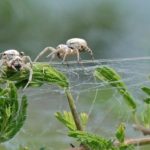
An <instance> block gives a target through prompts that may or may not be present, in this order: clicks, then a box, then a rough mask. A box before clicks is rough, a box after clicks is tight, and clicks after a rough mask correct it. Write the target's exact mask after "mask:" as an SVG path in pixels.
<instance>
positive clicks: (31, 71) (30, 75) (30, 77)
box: [23, 66, 33, 91]
mask: <svg viewBox="0 0 150 150" xmlns="http://www.w3.org/2000/svg"><path fill="white" fill-rule="evenodd" d="M26 68H27V69H28V70H29V78H28V82H27V84H26V85H25V87H24V88H23V91H24V90H25V89H26V88H27V87H28V85H29V84H30V82H31V81H32V76H33V70H32V68H31V67H30V66H26Z"/></svg>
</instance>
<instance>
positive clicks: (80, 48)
mask: <svg viewBox="0 0 150 150" xmlns="http://www.w3.org/2000/svg"><path fill="white" fill-rule="evenodd" d="M47 51H50V52H51V53H50V54H49V55H48V56H47V57H51V60H52V59H54V58H55V57H58V58H59V59H62V62H64V61H65V60H66V58H67V57H68V56H71V55H77V62H79V60H80V53H81V52H89V53H90V55H91V57H92V59H94V57H93V52H92V50H91V49H90V48H89V47H88V45H87V42H86V41H85V40H84V39H80V38H72V39H69V40H67V42H66V44H60V45H58V46H57V47H56V48H53V47H46V48H45V49H44V50H42V51H41V52H40V54H39V55H38V56H37V57H36V58H35V60H34V61H37V60H38V59H39V58H40V57H41V56H42V55H43V54H44V53H46V52H47Z"/></svg>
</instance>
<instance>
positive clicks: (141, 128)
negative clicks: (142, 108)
mask: <svg viewBox="0 0 150 150" xmlns="http://www.w3.org/2000/svg"><path fill="white" fill-rule="evenodd" d="M133 128H134V129H135V130H138V131H141V132H142V133H143V135H150V129H147V128H145V127H143V126H141V125H136V124H134V125H133Z"/></svg>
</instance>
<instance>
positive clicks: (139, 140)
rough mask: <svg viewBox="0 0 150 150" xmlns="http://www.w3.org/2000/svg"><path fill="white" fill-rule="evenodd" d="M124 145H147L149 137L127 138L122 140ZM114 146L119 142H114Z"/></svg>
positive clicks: (149, 142)
mask: <svg viewBox="0 0 150 150" xmlns="http://www.w3.org/2000/svg"><path fill="white" fill-rule="evenodd" d="M124 143H125V144H126V145H134V146H142V145H147V144H150V137H146V138H135V139H127V140H125V142H124ZM114 145H115V146H119V145H120V143H119V142H118V141H116V142H115V143H114Z"/></svg>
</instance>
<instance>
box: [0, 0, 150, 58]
mask: <svg viewBox="0 0 150 150" xmlns="http://www.w3.org/2000/svg"><path fill="white" fill-rule="evenodd" d="M149 8H150V2H149V1H146V0H143V1H140V0H126V1H120V0H92V1H91V0H75V1H74V0H63V1H62V0H57V1H56V0H42V1H41V0H25V1H20V0H13V1H12V0H1V1H0V51H4V50H6V49H12V48H13V49H17V50H19V51H25V52H26V53H27V54H28V55H31V56H32V58H35V57H36V55H37V54H38V52H40V51H41V50H42V49H43V48H45V47H46V46H53V47H56V46H57V45H58V44H60V43H65V42H66V40H67V39H69V38H72V37H80V38H85V39H86V40H87V41H88V43H89V46H90V47H91V48H92V49H93V51H94V54H95V57H96V59H99V58H118V57H121V58H123V57H136V56H146V55H149V54H150V44H149V38H150V18H149V14H150V11H149Z"/></svg>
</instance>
